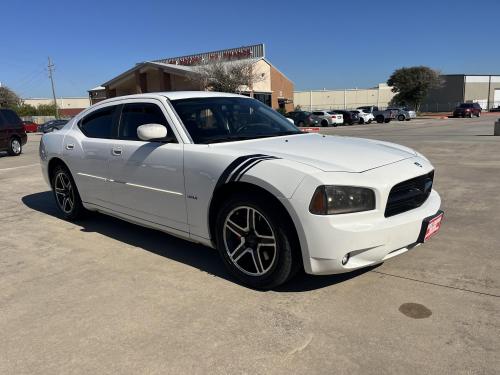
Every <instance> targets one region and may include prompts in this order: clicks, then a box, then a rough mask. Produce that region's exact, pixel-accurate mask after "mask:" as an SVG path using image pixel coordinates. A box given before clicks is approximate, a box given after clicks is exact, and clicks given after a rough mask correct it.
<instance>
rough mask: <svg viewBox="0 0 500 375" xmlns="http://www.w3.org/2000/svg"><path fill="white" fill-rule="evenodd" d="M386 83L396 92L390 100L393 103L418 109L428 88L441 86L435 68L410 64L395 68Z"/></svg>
mask: <svg viewBox="0 0 500 375" xmlns="http://www.w3.org/2000/svg"><path fill="white" fill-rule="evenodd" d="M387 84H388V85H389V86H392V92H395V93H396V95H395V96H394V98H393V99H392V101H391V102H392V103H393V104H400V105H410V106H412V107H414V108H415V110H416V111H419V109H420V105H421V104H422V102H423V100H424V99H425V97H426V96H427V94H428V93H429V90H431V89H434V88H438V87H441V86H442V84H443V81H442V78H441V76H440V74H439V71H437V70H434V69H431V68H429V67H427V66H412V67H409V68H400V69H397V70H395V71H394V73H392V75H391V76H390V77H389V79H388V80H387Z"/></svg>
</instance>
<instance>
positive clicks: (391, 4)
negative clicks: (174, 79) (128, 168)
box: [0, 0, 500, 97]
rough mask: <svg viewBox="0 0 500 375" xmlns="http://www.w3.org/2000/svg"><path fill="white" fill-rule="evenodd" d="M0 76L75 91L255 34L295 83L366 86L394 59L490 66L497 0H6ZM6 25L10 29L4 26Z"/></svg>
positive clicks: (32, 92)
mask: <svg viewBox="0 0 500 375" xmlns="http://www.w3.org/2000/svg"><path fill="white" fill-rule="evenodd" d="M8 3H9V5H8V7H4V11H2V22H1V27H2V35H3V36H4V37H3V38H2V43H1V47H0V82H1V83H2V84H3V85H7V86H9V87H11V88H13V89H14V90H16V91H17V92H18V93H19V94H20V95H21V96H23V97H48V96H50V95H51V91H50V83H49V80H48V78H47V70H46V65H47V56H51V58H52V59H53V61H54V63H55V65H56V71H55V79H56V93H57V96H85V95H86V94H87V92H86V90H87V89H89V88H92V87H94V86H97V85H98V84H100V83H102V82H105V81H107V80H108V79H110V78H112V77H114V76H116V75H117V74H119V73H121V72H123V71H124V70H126V69H128V68H130V67H132V66H133V65H134V64H135V63H136V62H140V61H144V60H152V59H157V58H162V57H169V56H177V55H184V54H191V53H197V52H204V51H210V50H216V49H223V48H230V47H237V46H242V45H248V44H254V43H261V42H263V43H265V44H266V54H267V57H268V58H269V60H270V61H271V62H272V63H273V64H274V65H275V66H276V67H277V68H278V69H280V70H281V71H282V72H283V73H285V74H286V75H287V76H288V77H289V78H290V79H292V80H293V81H294V82H295V88H296V89H297V90H302V89H306V90H309V89H323V88H327V89H328V88H355V87H370V86H374V85H376V84H377V83H379V82H385V81H386V80H387V78H388V76H389V75H390V74H391V72H392V71H393V70H394V69H396V68H399V67H402V66H412V65H428V66H431V67H433V68H436V69H440V70H441V71H442V72H443V73H464V72H465V73H497V74H500V29H499V28H498V20H499V18H498V17H499V15H500V1H498V0H484V1H478V2H472V1H470V0H469V1H461V0H457V1H438V0H434V1H427V0H421V1H405V0H400V1H383V0H380V1H376V2H375V1H371V0H359V1H355V0H350V1H333V0H331V1H326V0H324V1H314V0H310V1H291V0H289V1H272V0H267V1H261V0H246V1H238V0H233V1H216V0H211V1H210V0H205V1H190V0H184V1H175V2H173V1H172V2H171V1H159V0H157V1H152V0H141V1H137V0H135V1H130V0H121V1H106V0H101V1H95V0H86V1H79V0H73V1H68V0H64V1H63V0H48V1H32V0H29V1H26V0H25V1H13V0H9V1H8ZM5 30H9V31H8V32H7V33H6V32H5Z"/></svg>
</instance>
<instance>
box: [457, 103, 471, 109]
mask: <svg viewBox="0 0 500 375" xmlns="http://www.w3.org/2000/svg"><path fill="white" fill-rule="evenodd" d="M460 108H472V104H470V103H462V104H460Z"/></svg>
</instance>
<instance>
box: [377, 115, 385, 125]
mask: <svg viewBox="0 0 500 375" xmlns="http://www.w3.org/2000/svg"><path fill="white" fill-rule="evenodd" d="M375 121H377V123H378V124H382V123H383V122H384V116H382V115H380V116H377V117H375Z"/></svg>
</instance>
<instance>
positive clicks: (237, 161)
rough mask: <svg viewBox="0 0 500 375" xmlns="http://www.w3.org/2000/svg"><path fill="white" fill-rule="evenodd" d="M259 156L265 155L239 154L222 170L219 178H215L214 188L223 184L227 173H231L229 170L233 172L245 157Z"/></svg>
mask: <svg viewBox="0 0 500 375" xmlns="http://www.w3.org/2000/svg"><path fill="white" fill-rule="evenodd" d="M259 156H266V155H263V154H252V155H244V156H240V157H238V158H236V159H234V161H232V162H231V164H229V165H228V166H227V168H226V169H224V172H222V174H221V175H220V177H219V179H218V180H217V184H215V188H216V189H217V188H218V187H220V186H221V185H223V184H224V183H225V182H226V180H227V178H228V177H229V175H230V174H231V172H233V171H234V170H235V169H236V168H237V167H238V165H240V164H241V163H243V162H244V161H245V160H247V159H250V158H255V157H259Z"/></svg>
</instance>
